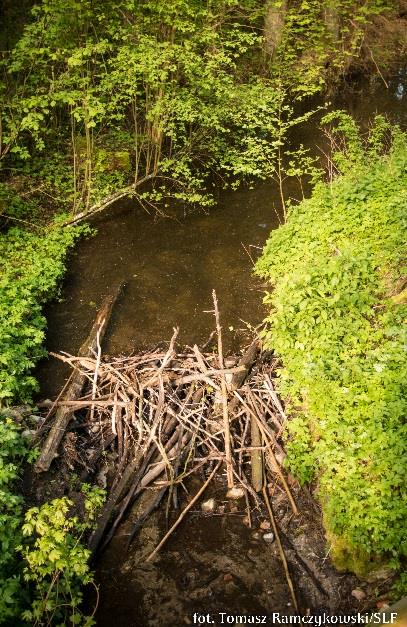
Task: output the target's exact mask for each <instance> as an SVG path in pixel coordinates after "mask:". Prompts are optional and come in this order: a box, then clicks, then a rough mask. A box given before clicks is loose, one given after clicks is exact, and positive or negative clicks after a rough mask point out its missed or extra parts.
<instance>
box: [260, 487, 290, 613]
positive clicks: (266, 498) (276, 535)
mask: <svg viewBox="0 0 407 627" xmlns="http://www.w3.org/2000/svg"><path fill="white" fill-rule="evenodd" d="M263 496H264V501H265V503H266V507H267V510H268V513H269V516H270V522H271V525H272V527H273V533H274V535H275V538H276V541H277V546H278V550H279V552H280V556H281V561H282V562H283V566H284V572H285V577H286V579H287V583H288V587H289V588H290V593H291V598H292V600H293V604H294V608H295V611H296V612H298V603H297V597H296V596H295V590H294V586H293V582H292V580H291V577H290V572H289V570H288V564H287V559H286V556H285V553H284V549H283V545H282V544H281V540H280V536H279V534H278V529H277V525H276V521H275V519H274V515H273V510H272V509H271V505H270V501H269V497H268V494H267V488H266V486H263Z"/></svg>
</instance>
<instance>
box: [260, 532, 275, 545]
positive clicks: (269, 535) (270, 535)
mask: <svg viewBox="0 0 407 627" xmlns="http://www.w3.org/2000/svg"><path fill="white" fill-rule="evenodd" d="M263 540H264V542H268V543H269V544H271V543H272V542H274V533H272V532H271V531H270V533H265V534H263Z"/></svg>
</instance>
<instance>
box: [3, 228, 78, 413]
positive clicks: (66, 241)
mask: <svg viewBox="0 0 407 627" xmlns="http://www.w3.org/2000/svg"><path fill="white" fill-rule="evenodd" d="M58 224H59V221H56V222H55V223H54V225H53V226H52V227H50V228H48V229H46V230H45V229H44V230H41V231H40V232H36V233H33V232H31V231H28V230H24V229H21V228H18V227H14V228H11V229H9V230H8V231H7V232H6V233H4V234H0V404H1V402H2V401H3V402H5V401H7V402H10V401H12V400H13V399H17V398H18V399H19V400H23V401H25V400H27V399H29V398H30V395H31V394H32V392H33V391H34V390H35V389H36V386H37V384H36V381H35V379H34V378H33V377H32V376H30V370H31V369H32V368H33V366H34V365H35V363H36V361H37V360H38V359H39V358H40V357H42V356H43V355H44V354H45V352H44V349H43V346H42V344H43V340H44V330H45V326H46V321H45V318H44V316H43V314H42V307H43V305H44V303H45V302H46V301H47V300H49V298H50V297H51V296H53V295H55V293H56V289H57V285H58V281H59V280H60V279H61V278H62V276H63V273H64V270H65V259H66V255H67V251H68V250H69V248H70V247H72V245H73V244H74V242H75V240H76V239H77V238H78V236H79V234H80V233H81V232H83V231H84V229H83V228H81V229H79V228H75V229H68V228H66V229H63V228H62V227H59V226H58Z"/></svg>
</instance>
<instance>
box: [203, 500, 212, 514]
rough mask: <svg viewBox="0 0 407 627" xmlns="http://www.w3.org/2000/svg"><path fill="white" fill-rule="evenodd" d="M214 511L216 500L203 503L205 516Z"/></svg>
mask: <svg viewBox="0 0 407 627" xmlns="http://www.w3.org/2000/svg"><path fill="white" fill-rule="evenodd" d="M214 509H215V499H208V500H207V501H204V502H203V503H201V510H202V511H203V512H204V513H205V514H209V513H210V512H213V510H214Z"/></svg>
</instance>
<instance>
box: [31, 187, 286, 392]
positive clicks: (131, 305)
mask: <svg viewBox="0 0 407 627" xmlns="http://www.w3.org/2000/svg"><path fill="white" fill-rule="evenodd" d="M276 206H278V196H277V192H276V189H275V186H273V184H270V183H264V184H262V185H258V186H257V187H256V188H255V189H253V190H249V189H242V190H241V191H237V192H227V193H222V194H221V197H220V200H219V203H218V204H217V205H216V206H215V207H214V208H213V209H212V210H211V211H210V213H209V214H204V213H202V212H200V213H195V214H192V215H188V216H187V217H183V216H182V215H181V217H179V218H178V219H173V218H157V217H154V216H152V215H149V214H147V213H146V211H144V210H143V209H142V208H141V207H140V206H137V205H133V206H131V205H129V204H128V205H127V206H122V207H115V208H113V209H112V210H111V211H110V212H109V213H108V214H105V215H104V216H102V217H101V218H99V220H98V221H97V222H95V223H94V226H96V227H97V229H98V232H97V235H96V236H94V237H91V238H88V239H86V240H83V241H81V242H80V243H79V245H78V246H77V249H76V251H75V253H74V254H73V256H72V258H71V260H70V263H69V271H68V274H67V277H66V279H65V283H64V288H63V293H62V294H63V300H62V301H61V302H55V303H53V304H52V305H51V306H50V307H49V308H48V312H47V317H48V324H49V332H48V340H47V346H48V348H49V349H50V350H53V351H60V350H64V351H68V352H73V353H74V352H75V351H76V350H77V349H78V348H79V346H80V344H81V343H82V342H83V340H84V339H85V337H86V335H87V333H88V331H89V329H90V326H91V325H92V323H93V320H94V318H95V314H96V309H97V307H98V306H99V305H100V303H101V302H102V300H103V298H104V297H105V296H106V295H108V294H109V293H110V292H111V290H112V286H114V285H115V284H117V282H119V281H124V282H125V288H124V291H123V294H122V296H121V298H120V301H119V302H118V304H117V306H116V308H115V311H114V315H113V318H112V320H111V324H110V327H109V332H108V335H107V338H106V341H105V343H104V349H105V351H106V352H108V353H109V354H118V353H131V352H132V351H135V350H138V349H142V348H147V347H151V346H152V345H154V344H156V343H157V342H161V341H167V340H169V339H170V338H171V335H172V332H173V327H175V326H179V328H180V335H179V341H180V343H182V344H184V343H194V342H197V343H201V342H204V341H205V340H206V339H207V338H208V336H209V334H210V332H211V330H212V329H213V328H214V319H213V315H212V314H210V313H204V312H205V311H207V310H211V309H213V304H212V290H213V289H215V290H216V293H217V296H218V299H219V306H220V309H221V316H222V319H223V321H224V328H225V340H226V344H227V346H228V348H234V347H236V346H238V344H239V341H240V339H239V338H241V334H240V332H238V331H237V330H238V329H244V328H245V327H246V324H252V325H257V324H258V323H259V322H260V321H261V320H262V318H263V317H264V310H263V308H262V291H263V290H262V288H261V285H260V284H259V283H258V282H257V283H256V281H254V280H253V277H252V274H251V271H252V261H251V259H250V256H249V255H251V256H252V257H253V258H257V257H258V255H259V253H260V249H261V247H262V246H263V244H264V242H265V240H266V238H267V236H268V234H269V232H270V231H271V230H272V229H273V228H276V227H277V226H278V223H279V222H278V216H277V214H276V211H275V207H276ZM230 327H233V330H231V329H230ZM52 362H53V365H52V368H50V365H51V362H50V361H48V362H45V363H44V364H43V365H42V367H41V368H40V378H41V383H42V393H43V394H45V395H46V396H48V395H53V394H55V385H56V384H60V383H61V380H60V379H61V375H62V373H63V372H64V371H63V370H62V369H61V368H60V366H59V365H55V361H54V360H52ZM57 386H58V385H57Z"/></svg>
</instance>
